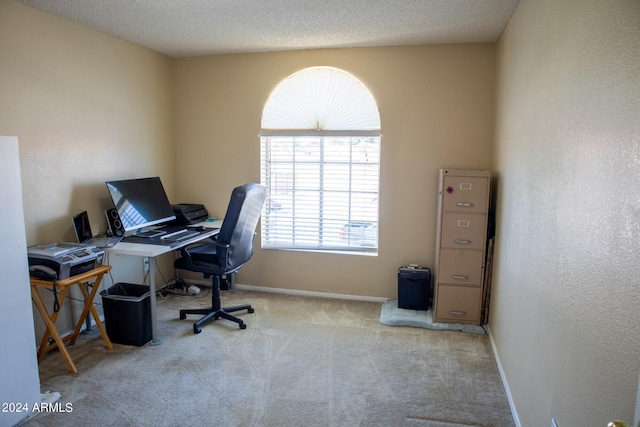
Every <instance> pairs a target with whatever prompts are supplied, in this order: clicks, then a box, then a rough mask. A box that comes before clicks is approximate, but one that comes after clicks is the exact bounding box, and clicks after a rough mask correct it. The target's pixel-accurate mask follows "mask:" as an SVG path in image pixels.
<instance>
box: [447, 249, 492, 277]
mask: <svg viewBox="0 0 640 427" xmlns="http://www.w3.org/2000/svg"><path fill="white" fill-rule="evenodd" d="M482 254H483V251H478V250H460V249H442V250H441V251H440V262H439V268H438V283H453V284H456V285H458V284H459V285H474V286H480V285H481V284H482V271H483V270H482Z"/></svg>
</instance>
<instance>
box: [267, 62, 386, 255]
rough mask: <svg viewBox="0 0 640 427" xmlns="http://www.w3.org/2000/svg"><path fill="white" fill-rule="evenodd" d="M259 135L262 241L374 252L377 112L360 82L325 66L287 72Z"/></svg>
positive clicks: (284, 245)
mask: <svg viewBox="0 0 640 427" xmlns="http://www.w3.org/2000/svg"><path fill="white" fill-rule="evenodd" d="M260 142H261V144H260V145H261V180H262V183H263V184H264V185H265V187H266V188H267V200H266V203H265V211H264V212H263V216H262V247H263V248H281V249H307V250H326V251H333V250H335V251H358V252H374V253H375V252H377V248H378V200H379V199H378V190H379V175H380V119H379V115H378V110H377V106H376V104H375V101H374V100H373V97H372V96H371V94H370V93H369V92H368V90H366V88H365V87H364V85H362V84H361V83H360V82H359V81H358V80H357V79H355V78H354V77H353V76H351V75H350V74H348V73H345V72H344V71H341V70H337V69H335V68H329V67H313V68H309V69H305V70H302V71H300V72H298V73H295V74H293V75H292V76H291V77H289V78H288V79H286V80H285V81H283V83H281V84H280V85H279V86H278V87H277V88H276V90H274V92H273V93H272V95H271V96H270V98H269V100H268V101H267V103H266V105H265V108H264V111H263V120H262V131H261V136H260Z"/></svg>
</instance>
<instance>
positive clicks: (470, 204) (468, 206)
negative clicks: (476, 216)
mask: <svg viewBox="0 0 640 427" xmlns="http://www.w3.org/2000/svg"><path fill="white" fill-rule="evenodd" d="M456 206H460V207H463V208H470V207H471V206H473V203H466V202H457V203H456Z"/></svg>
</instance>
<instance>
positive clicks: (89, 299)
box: [71, 274, 113, 350]
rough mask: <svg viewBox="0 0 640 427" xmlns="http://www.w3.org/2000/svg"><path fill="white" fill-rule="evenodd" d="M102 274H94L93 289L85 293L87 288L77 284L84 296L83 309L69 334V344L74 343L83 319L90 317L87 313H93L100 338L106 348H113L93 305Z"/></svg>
mask: <svg viewBox="0 0 640 427" xmlns="http://www.w3.org/2000/svg"><path fill="white" fill-rule="evenodd" d="M102 276H103V275H102V274H100V275H98V276H96V280H95V283H94V284H93V289H91V293H87V290H86V289H85V288H84V284H83V283H78V286H79V287H80V292H82V296H83V298H84V309H83V310H82V314H80V319H78V323H77V325H76V328H75V329H74V331H73V334H72V335H71V336H72V338H71V344H75V342H76V339H77V338H78V335H79V334H80V328H81V327H82V323H83V321H84V320H85V319H87V320H88V319H90V317H89V313H91V314H92V315H93V318H94V319H96V326H97V328H98V330H100V335H102V339H103V340H104V342H105V344H106V345H107V348H108V349H110V350H111V349H113V344H111V340H110V339H109V336H108V335H107V331H106V329H105V328H104V326H103V325H102V322H101V321H100V316H99V315H98V312H97V311H96V309H95V307H94V306H93V300H94V298H95V296H96V293H97V292H98V288H100V282H101V281H102Z"/></svg>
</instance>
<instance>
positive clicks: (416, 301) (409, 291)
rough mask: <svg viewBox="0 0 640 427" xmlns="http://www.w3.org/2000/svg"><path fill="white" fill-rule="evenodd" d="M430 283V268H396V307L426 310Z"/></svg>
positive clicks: (429, 294) (429, 296) (429, 295)
mask: <svg viewBox="0 0 640 427" xmlns="http://www.w3.org/2000/svg"><path fill="white" fill-rule="evenodd" d="M430 284H431V270H429V269H428V268H425V267H418V266H408V267H400V268H399V269H398V308H405V309H409V310H427V309H428V308H429V299H430V298H431V292H430Z"/></svg>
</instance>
